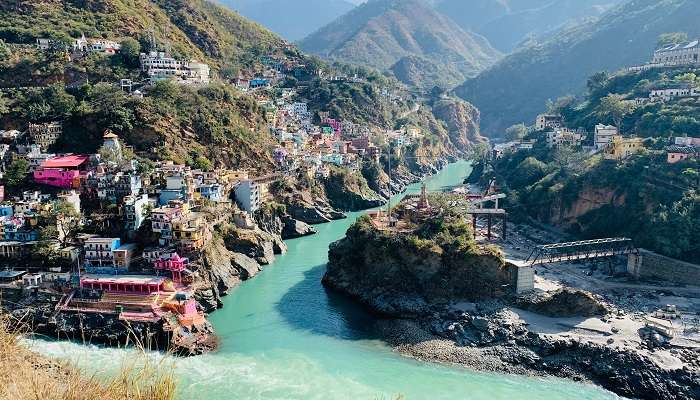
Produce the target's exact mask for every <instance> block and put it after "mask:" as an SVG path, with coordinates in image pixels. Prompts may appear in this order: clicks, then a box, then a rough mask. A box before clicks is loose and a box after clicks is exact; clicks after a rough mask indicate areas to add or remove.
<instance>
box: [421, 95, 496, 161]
mask: <svg viewBox="0 0 700 400" xmlns="http://www.w3.org/2000/svg"><path fill="white" fill-rule="evenodd" d="M433 113H434V114H435V117H436V118H438V119H439V120H441V121H443V122H444V123H445V125H446V126H447V131H448V134H449V137H450V141H451V142H452V144H453V145H454V146H455V147H456V148H457V149H459V150H462V151H464V150H466V149H467V148H468V147H469V146H470V145H473V144H477V143H482V142H484V141H485V139H484V138H483V137H482V136H481V134H480V131H479V124H480V123H481V115H480V114H479V110H478V109H477V108H476V107H474V106H473V105H471V104H469V103H467V102H465V101H461V100H456V99H442V100H439V101H437V102H436V103H435V105H434V106H433Z"/></svg>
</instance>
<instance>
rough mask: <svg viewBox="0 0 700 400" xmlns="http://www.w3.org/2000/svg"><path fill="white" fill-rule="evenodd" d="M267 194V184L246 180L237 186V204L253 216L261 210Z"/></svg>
mask: <svg viewBox="0 0 700 400" xmlns="http://www.w3.org/2000/svg"><path fill="white" fill-rule="evenodd" d="M266 193H267V185H266V184H265V183H262V182H256V181H254V180H250V179H246V180H244V181H241V183H239V184H238V186H236V191H235V194H236V202H237V203H238V206H239V207H241V209H242V210H244V211H247V212H249V213H251V214H252V213H254V212H256V211H257V210H259V209H260V205H261V204H262V200H263V199H264V198H265V194H266Z"/></svg>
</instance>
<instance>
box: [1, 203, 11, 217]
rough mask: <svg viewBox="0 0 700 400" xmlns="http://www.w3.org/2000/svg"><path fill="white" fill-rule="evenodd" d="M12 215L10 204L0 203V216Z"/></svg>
mask: <svg viewBox="0 0 700 400" xmlns="http://www.w3.org/2000/svg"><path fill="white" fill-rule="evenodd" d="M13 215H14V212H13V211H12V204H0V217H11V216H13Z"/></svg>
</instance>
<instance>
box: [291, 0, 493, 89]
mask: <svg viewBox="0 0 700 400" xmlns="http://www.w3.org/2000/svg"><path fill="white" fill-rule="evenodd" d="M300 47H301V48H302V49H303V50H304V51H307V52H310V53H314V54H317V55H319V56H321V57H324V58H327V59H331V60H341V61H346V62H350V63H354V64H360V65H369V66H372V67H375V68H378V69H381V70H387V69H392V70H394V71H395V72H396V71H399V72H401V71H407V70H411V73H410V76H405V75H402V74H401V73H399V74H398V75H397V78H399V79H400V80H402V81H404V82H406V83H410V84H414V85H418V86H423V87H427V86H431V85H433V84H440V85H444V86H453V85H454V84H455V83H456V82H457V81H458V80H459V78H460V77H470V76H475V75H476V74H477V73H478V72H480V71H482V70H484V69H485V68H487V67H488V66H490V65H492V64H493V63H494V62H495V61H496V60H497V59H498V58H500V56H501V54H500V53H499V52H498V51H497V50H495V49H494V48H492V47H491V45H490V44H489V43H488V41H487V40H486V39H484V38H483V37H481V36H479V35H476V34H473V33H471V32H466V31H464V30H463V29H461V28H460V27H459V26H458V25H457V24H456V23H454V22H453V21H452V20H450V19H449V18H448V17H446V16H444V15H442V14H440V13H438V12H437V11H435V10H434V9H433V8H432V7H430V6H429V5H428V4H427V3H426V2H425V1H419V0H372V1H369V2H367V3H365V4H363V5H361V6H359V7H357V8H355V9H353V10H352V11H350V12H349V13H347V14H345V15H343V16H342V17H340V18H338V19H336V20H335V21H333V22H331V23H330V24H329V25H326V26H325V27H323V28H321V29H320V30H318V31H317V32H315V33H313V34H312V35H310V36H309V37H307V38H306V39H304V40H302V41H301V42H300ZM407 57H409V58H408V59H406V58H407ZM397 63H399V65H398V66H397ZM395 66H396V67H395ZM424 67H425V68H427V71H426V70H424ZM441 70H444V71H447V72H446V73H445V74H441V73H439V72H438V73H437V74H435V71H441ZM436 79H437V80H436Z"/></svg>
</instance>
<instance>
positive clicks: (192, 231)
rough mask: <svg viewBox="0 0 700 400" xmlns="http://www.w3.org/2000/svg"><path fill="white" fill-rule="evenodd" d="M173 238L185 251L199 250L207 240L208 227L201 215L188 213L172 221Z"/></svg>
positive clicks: (203, 216) (208, 234)
mask: <svg viewBox="0 0 700 400" xmlns="http://www.w3.org/2000/svg"><path fill="white" fill-rule="evenodd" d="M172 228H173V238H174V239H175V240H176V241H177V242H179V244H180V247H181V248H182V249H183V250H185V251H195V250H200V249H201V248H202V247H204V245H205V244H206V242H207V241H208V240H209V236H210V234H211V232H210V229H209V225H208V223H207V220H206V218H205V215H204V214H203V213H190V214H189V215H187V216H184V217H182V218H180V219H178V220H175V221H173V223H172Z"/></svg>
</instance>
